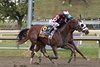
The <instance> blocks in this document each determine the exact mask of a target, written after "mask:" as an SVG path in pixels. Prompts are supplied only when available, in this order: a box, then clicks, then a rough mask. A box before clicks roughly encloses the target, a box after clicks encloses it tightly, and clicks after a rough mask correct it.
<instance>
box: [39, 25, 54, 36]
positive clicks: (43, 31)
mask: <svg viewBox="0 0 100 67" xmlns="http://www.w3.org/2000/svg"><path fill="white" fill-rule="evenodd" d="M51 28H52V26H51V25H48V26H46V25H45V26H43V27H42V28H41V30H40V35H45V34H46V33H47V32H48V31H49V30H50V29H51Z"/></svg>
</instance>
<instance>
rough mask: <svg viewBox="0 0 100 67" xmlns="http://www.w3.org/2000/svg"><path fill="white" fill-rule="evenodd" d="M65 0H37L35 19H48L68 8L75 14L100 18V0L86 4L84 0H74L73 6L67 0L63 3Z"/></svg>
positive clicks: (91, 0) (92, 0) (90, 0)
mask: <svg viewBox="0 0 100 67" xmlns="http://www.w3.org/2000/svg"><path fill="white" fill-rule="evenodd" d="M62 1H63V0H50V1H48V0H36V1H35V8H34V10H35V11H34V14H35V19H46V18H51V17H52V16H54V15H56V14H58V13H60V12H62V10H66V9H68V10H69V12H70V13H71V14H72V15H73V16H74V17H78V18H79V15H80V14H81V15H82V17H83V18H89V17H91V18H100V9H99V8H100V0H88V2H89V3H88V4H89V5H86V4H85V3H84V2H83V1H82V0H72V7H70V6H69V4H68V1H69V0H66V3H65V4H62Z"/></svg>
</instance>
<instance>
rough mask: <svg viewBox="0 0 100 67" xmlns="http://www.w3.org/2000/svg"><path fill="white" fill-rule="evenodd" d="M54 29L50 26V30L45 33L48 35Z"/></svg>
mask: <svg viewBox="0 0 100 67" xmlns="http://www.w3.org/2000/svg"><path fill="white" fill-rule="evenodd" d="M53 30H54V28H53V27H52V28H50V30H49V31H47V35H50V34H51V32H52V31H53Z"/></svg>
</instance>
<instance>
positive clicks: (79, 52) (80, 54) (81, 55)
mask: <svg viewBox="0 0 100 67" xmlns="http://www.w3.org/2000/svg"><path fill="white" fill-rule="evenodd" d="M75 50H76V51H77V52H78V53H79V54H80V55H81V56H82V57H83V58H84V59H86V60H88V59H87V58H86V57H85V56H84V55H83V54H82V53H81V52H80V51H79V49H78V48H77V47H76V46H75Z"/></svg>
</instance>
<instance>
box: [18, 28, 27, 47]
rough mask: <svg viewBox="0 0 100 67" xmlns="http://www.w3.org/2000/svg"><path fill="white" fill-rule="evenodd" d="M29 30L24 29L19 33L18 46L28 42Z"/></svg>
mask: <svg viewBox="0 0 100 67" xmlns="http://www.w3.org/2000/svg"><path fill="white" fill-rule="evenodd" d="M28 30H29V29H23V30H21V31H20V32H19V34H18V35H17V46H19V45H20V44H23V43H24V42H26V41H27V40H28V38H27V31H28Z"/></svg>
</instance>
